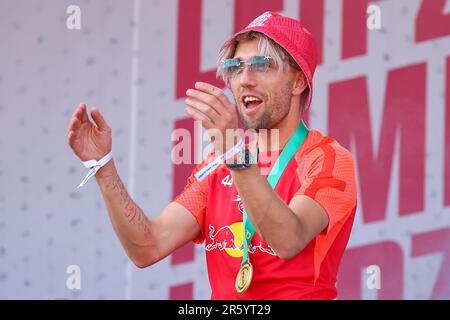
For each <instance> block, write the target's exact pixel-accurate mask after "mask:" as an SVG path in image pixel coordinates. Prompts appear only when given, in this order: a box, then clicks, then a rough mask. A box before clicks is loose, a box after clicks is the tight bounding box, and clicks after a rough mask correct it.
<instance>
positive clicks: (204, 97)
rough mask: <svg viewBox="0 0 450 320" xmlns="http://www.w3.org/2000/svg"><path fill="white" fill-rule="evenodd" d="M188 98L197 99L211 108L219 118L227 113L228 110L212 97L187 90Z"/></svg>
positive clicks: (200, 92) (205, 93)
mask: <svg viewBox="0 0 450 320" xmlns="http://www.w3.org/2000/svg"><path fill="white" fill-rule="evenodd" d="M186 95H187V96H188V98H194V99H197V100H199V101H201V102H203V103H205V104H207V105H209V106H211V107H212V108H214V110H215V111H216V112H217V113H218V114H219V115H221V116H223V115H225V114H227V113H229V110H228V109H227V108H226V107H225V106H224V105H223V103H222V102H221V101H220V100H219V99H218V98H217V97H216V96H214V95H212V94H210V93H207V92H204V91H201V90H196V89H188V90H187V91H186Z"/></svg>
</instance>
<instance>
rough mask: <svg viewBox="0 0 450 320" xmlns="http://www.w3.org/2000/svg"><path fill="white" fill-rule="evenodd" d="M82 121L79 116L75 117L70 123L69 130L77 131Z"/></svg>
mask: <svg viewBox="0 0 450 320" xmlns="http://www.w3.org/2000/svg"><path fill="white" fill-rule="evenodd" d="M80 125H81V121H80V119H78V118H77V117H73V118H72V120H70V123H69V129H68V130H69V131H77V130H78V128H80Z"/></svg>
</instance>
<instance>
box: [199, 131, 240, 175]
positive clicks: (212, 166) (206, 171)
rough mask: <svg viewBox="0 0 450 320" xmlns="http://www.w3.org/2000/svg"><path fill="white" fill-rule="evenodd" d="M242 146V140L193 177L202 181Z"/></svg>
mask: <svg viewBox="0 0 450 320" xmlns="http://www.w3.org/2000/svg"><path fill="white" fill-rule="evenodd" d="M243 145H244V141H242V139H240V140H239V142H238V143H237V144H236V145H235V146H234V147H233V148H231V149H230V150H228V151H227V152H225V153H222V154H221V155H220V156H218V157H217V158H216V159H215V160H214V161H213V162H211V163H210V164H208V165H207V166H206V167H204V168H202V169H201V170H200V171H198V172H197V173H196V174H195V175H194V176H195V178H197V180H199V181H202V180H203V179H205V178H206V177H207V176H208V175H209V174H210V173H211V172H213V171H214V170H216V168H217V167H218V166H219V165H220V163H221V162H223V161H226V160H228V159H230V158H231V157H233V156H234V155H236V154H237V153H238V152H240V151H241V149H242V147H243Z"/></svg>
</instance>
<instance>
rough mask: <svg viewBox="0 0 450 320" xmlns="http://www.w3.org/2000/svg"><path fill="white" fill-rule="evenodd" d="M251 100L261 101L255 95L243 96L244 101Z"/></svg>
mask: <svg viewBox="0 0 450 320" xmlns="http://www.w3.org/2000/svg"><path fill="white" fill-rule="evenodd" d="M252 101H261V100H260V99H258V98H256V97H245V98H244V103H248V102H252Z"/></svg>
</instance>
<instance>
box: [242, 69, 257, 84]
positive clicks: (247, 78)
mask: <svg viewBox="0 0 450 320" xmlns="http://www.w3.org/2000/svg"><path fill="white" fill-rule="evenodd" d="M239 84H240V85H241V86H242V87H254V86H256V79H255V74H254V73H253V72H252V71H250V68H249V67H248V66H245V68H244V70H242V72H241V74H240V75H239Z"/></svg>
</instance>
